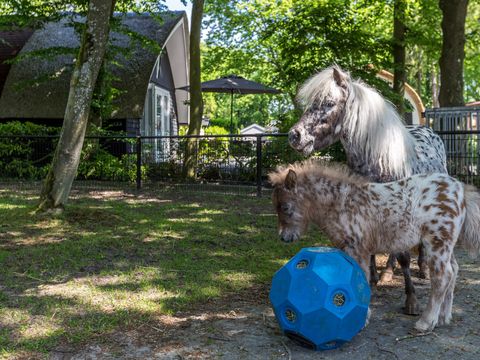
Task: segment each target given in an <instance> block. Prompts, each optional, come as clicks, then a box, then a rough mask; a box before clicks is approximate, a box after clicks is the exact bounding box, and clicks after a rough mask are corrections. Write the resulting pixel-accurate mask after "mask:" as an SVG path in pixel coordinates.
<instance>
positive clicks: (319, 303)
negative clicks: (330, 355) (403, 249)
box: [270, 247, 370, 350]
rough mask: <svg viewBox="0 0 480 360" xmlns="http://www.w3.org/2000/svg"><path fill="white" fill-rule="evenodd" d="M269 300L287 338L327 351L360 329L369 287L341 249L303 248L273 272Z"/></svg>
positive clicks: (362, 323)
mask: <svg viewBox="0 0 480 360" xmlns="http://www.w3.org/2000/svg"><path fill="white" fill-rule="evenodd" d="M270 301H271V303H272V306H273V310H274V312H275V316H276V318H277V321H278V323H279V325H280V327H281V328H282V330H283V331H284V332H285V334H286V335H287V336H289V337H290V338H292V339H293V340H295V341H296V342H298V343H300V344H301V345H304V346H307V347H310V348H312V349H316V350H327V349H333V348H337V347H339V346H340V345H342V344H343V343H345V342H347V341H349V340H351V339H352V338H353V336H355V335H356V334H357V333H358V332H359V331H360V330H361V329H362V328H363V327H364V326H365V321H366V318H367V313H368V304H369V302H370V288H369V286H368V283H367V281H366V278H365V275H364V273H363V271H362V270H361V268H360V267H359V266H358V264H357V263H356V262H355V260H353V259H352V258H351V257H349V256H348V255H346V254H345V253H343V252H342V251H340V250H338V249H335V248H328V247H315V248H304V249H302V250H300V251H299V252H298V253H297V255H295V256H294V257H293V258H292V259H290V261H289V262H288V263H287V264H285V265H284V266H283V267H282V268H281V269H280V270H278V271H277V272H276V273H275V275H274V277H273V280H272V288H271V290H270Z"/></svg>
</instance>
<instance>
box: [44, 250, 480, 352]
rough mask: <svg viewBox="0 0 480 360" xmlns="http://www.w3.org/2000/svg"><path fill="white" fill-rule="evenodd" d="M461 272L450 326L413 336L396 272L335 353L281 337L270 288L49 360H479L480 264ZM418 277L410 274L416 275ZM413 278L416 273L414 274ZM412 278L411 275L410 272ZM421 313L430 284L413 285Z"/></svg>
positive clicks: (466, 264) (463, 262)
mask: <svg viewBox="0 0 480 360" xmlns="http://www.w3.org/2000/svg"><path fill="white" fill-rule="evenodd" d="M456 254H457V260H458V262H459V264H460V272H459V278H458V281H457V286H456V290H455V299H454V314H453V321H452V324H450V325H449V326H445V327H438V328H437V329H435V331H434V332H433V333H431V334H428V335H424V336H413V335H410V333H409V331H410V330H411V329H412V327H413V324H414V322H415V321H416V319H417V317H413V316H407V315H403V314H402V304H403V302H404V296H403V279H402V278H401V277H400V276H399V274H398V272H396V274H395V276H394V279H393V281H392V282H391V283H389V284H381V285H379V286H378V288H377V289H376V290H375V291H374V294H373V297H372V302H371V309H372V317H371V319H370V324H369V325H368V326H367V327H366V328H365V329H364V330H363V331H361V332H360V333H359V334H358V335H357V336H356V337H355V338H354V339H353V340H352V341H351V342H350V343H347V344H345V345H344V346H343V347H341V348H340V349H336V350H329V351H320V352H317V351H312V350H309V349H306V348H303V347H300V346H298V345H296V344H295V343H293V342H292V341H291V340H290V339H288V338H287V337H285V336H283V335H282V333H281V331H280V330H279V328H278V325H277V323H276V320H275V317H274V315H273V312H272V310H271V308H270V306H269V303H268V287H264V288H258V289H252V290H251V292H249V294H243V295H239V296H238V297H236V298H229V299H222V300H218V301H215V302H212V303H209V304H205V305H204V306H203V308H201V309H197V310H192V311H191V312H189V313H185V314H176V316H174V317H173V316H162V317H159V318H158V322H156V323H154V324H145V325H143V326H141V327H139V328H136V329H132V330H130V331H129V332H127V333H115V334H109V335H108V336H106V337H105V338H103V339H101V340H100V341H98V342H97V343H92V344H89V345H87V346H85V347H84V348H83V349H80V350H78V349H76V350H73V349H69V348H68V347H59V348H57V349H55V351H53V352H52V353H51V354H50V358H51V359H58V360H60V359H295V360H296V359H300V360H302V359H305V360H307V359H348V360H353V359H355V360H357V359H415V360H421V359H450V360H452V359H472V360H473V359H475V360H478V359H480V260H471V259H469V258H468V257H467V256H466V255H465V254H464V253H463V252H458V251H457V252H456ZM414 269H415V267H414ZM414 271H415V270H414ZM414 274H415V272H414ZM414 282H415V285H416V289H417V294H418V298H419V301H420V305H421V309H423V308H424V307H425V304H426V301H427V298H428V294H429V286H430V285H429V281H427V280H420V279H417V278H416V277H414Z"/></svg>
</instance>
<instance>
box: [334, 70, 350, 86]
mask: <svg viewBox="0 0 480 360" xmlns="http://www.w3.org/2000/svg"><path fill="white" fill-rule="evenodd" d="M333 79H334V80H335V82H336V83H337V85H338V86H340V87H341V88H344V89H346V88H347V75H346V74H344V73H343V72H342V71H341V70H340V69H337V68H336V67H334V68H333Z"/></svg>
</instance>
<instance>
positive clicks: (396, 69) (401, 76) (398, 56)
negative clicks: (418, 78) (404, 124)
mask: <svg viewBox="0 0 480 360" xmlns="http://www.w3.org/2000/svg"><path fill="white" fill-rule="evenodd" d="M405 11H406V2H405V0H395V2H394V5H393V91H394V92H395V94H397V97H396V99H395V106H396V107H397V111H398V113H399V114H400V116H401V118H402V119H404V117H405V98H404V96H405V81H406V79H407V74H406V70H405Z"/></svg>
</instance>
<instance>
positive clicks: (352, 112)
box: [298, 66, 415, 178]
mask: <svg viewBox="0 0 480 360" xmlns="http://www.w3.org/2000/svg"><path fill="white" fill-rule="evenodd" d="M334 68H336V69H337V70H338V71H339V72H340V74H342V75H343V77H344V80H345V85H346V87H347V93H348V98H347V101H346V104H345V115H344V116H345V117H344V119H343V130H344V131H345V132H346V136H347V140H348V142H349V143H350V145H352V146H353V148H354V149H355V150H356V151H358V153H359V154H362V155H363V156H365V161H367V162H368V163H374V164H378V165H379V166H380V169H381V172H382V173H388V174H390V175H392V176H394V177H396V178H402V177H406V176H410V175H411V174H412V166H411V165H412V164H413V159H414V156H415V155H414V151H415V139H414V138H413V136H412V135H410V133H409V132H408V130H407V128H406V127H405V125H404V124H403V122H402V120H401V118H400V115H399V114H398V113H397V112H396V110H395V108H394V107H393V105H392V104H391V103H390V102H388V101H386V100H385V99H384V98H383V97H382V96H381V95H380V94H379V93H378V92H377V91H376V90H374V89H373V88H371V87H370V86H368V85H366V84H365V83H363V82H362V81H360V80H352V79H351V77H350V75H349V74H348V73H346V72H344V71H343V70H342V69H340V68H339V67H335V66H332V67H329V68H327V69H325V70H323V71H321V72H320V73H318V74H316V75H314V76H313V77H311V78H310V79H309V80H307V82H306V83H305V84H304V85H303V86H302V87H301V89H300V91H299V93H298V99H299V101H300V102H301V103H302V104H303V105H304V106H305V107H308V106H310V105H311V104H312V103H313V102H314V101H319V102H320V103H321V102H322V101H323V100H324V99H325V98H326V97H327V96H328V95H329V94H331V93H332V92H334V91H337V92H338V91H339V89H340V88H339V86H338V84H337V83H336V81H335V79H334V77H333V69H334ZM347 151H348V149H347Z"/></svg>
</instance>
